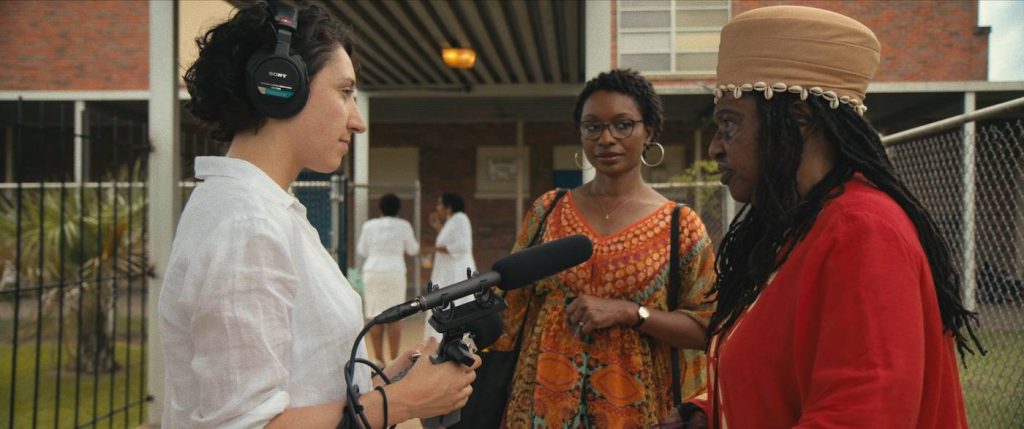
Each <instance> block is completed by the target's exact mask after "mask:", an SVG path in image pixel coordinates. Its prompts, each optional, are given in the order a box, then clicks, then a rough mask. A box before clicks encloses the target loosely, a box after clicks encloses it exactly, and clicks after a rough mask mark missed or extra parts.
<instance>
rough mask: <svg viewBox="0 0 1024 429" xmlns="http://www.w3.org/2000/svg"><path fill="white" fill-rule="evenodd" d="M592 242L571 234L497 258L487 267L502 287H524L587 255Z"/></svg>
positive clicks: (586, 258) (581, 260)
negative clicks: (499, 278)
mask: <svg viewBox="0 0 1024 429" xmlns="http://www.w3.org/2000/svg"><path fill="white" fill-rule="evenodd" d="M593 253H594V246H593V244H591V243H590V239H588V238H587V237H584V236H582V235H571V236H568V237H565V238H560V239H558V240H553V241H549V242H547V243H544V244H541V245H538V246H533V247H531V248H529V249H526V250H523V251H521V252H518V253H513V254H511V255H508V256H506V257H504V258H501V259H499V260H498V261H497V262H495V263H494V266H493V267H491V269H492V270H494V271H497V272H498V274H500V275H501V283H500V284H499V285H498V287H500V288H501V289H503V290H512V289H518V288H521V287H524V286H526V285H528V284H530V283H533V282H535V281H537V280H541V279H544V278H547V277H550V276H553V275H555V274H557V273H559V272H560V271H564V270H567V269H569V268H572V267H575V266H577V265H579V264H582V263H583V262H586V261H587V260H588V259H590V256H591V255H593Z"/></svg>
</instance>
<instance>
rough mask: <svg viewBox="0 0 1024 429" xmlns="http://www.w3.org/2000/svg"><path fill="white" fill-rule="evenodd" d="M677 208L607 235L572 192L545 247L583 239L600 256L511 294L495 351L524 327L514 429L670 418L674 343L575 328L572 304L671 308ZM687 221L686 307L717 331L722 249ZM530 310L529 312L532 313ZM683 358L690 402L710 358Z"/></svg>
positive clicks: (534, 220)
mask: <svg viewBox="0 0 1024 429" xmlns="http://www.w3.org/2000/svg"><path fill="white" fill-rule="evenodd" d="M554 196H555V191H551V192H548V193H546V194H544V195H543V196H541V197H540V198H539V199H537V201H536V202H534V204H533V206H532V208H531V209H530V211H529V212H528V213H527V214H526V219H524V222H523V223H524V227H523V228H522V230H521V233H520V235H519V237H518V239H517V240H516V245H515V247H514V248H513V252H516V251H519V250H522V249H523V248H524V247H525V246H526V245H527V244H528V242H529V240H530V239H531V238H532V237H533V234H534V233H535V232H536V231H537V229H538V228H539V227H540V224H539V223H540V218H541V217H542V216H543V214H544V212H545V210H546V208H547V207H548V206H550V205H551V202H552V200H553V199H554ZM673 208H674V203H672V202H666V203H665V204H664V205H662V206H661V207H659V208H658V209H657V210H655V211H654V212H652V213H651V214H649V215H648V216H646V217H645V218H643V219H641V220H639V221H637V222H635V223H634V224H633V225H631V226H629V227H627V228H625V229H623V230H621V231H619V232H616V233H614V234H611V235H608V236H601V235H599V234H598V233H596V232H595V231H594V230H593V228H591V227H590V225H588V224H587V222H586V221H585V220H584V219H583V217H582V216H581V215H580V212H579V210H578V209H577V207H576V205H575V202H574V201H573V198H572V193H571V192H570V193H568V194H567V195H565V197H564V198H562V199H561V200H559V201H558V202H557V205H556V206H555V207H554V208H553V209H552V211H551V213H550V215H549V216H548V219H547V222H546V223H547V225H546V226H545V227H544V230H543V235H542V239H541V240H538V242H544V241H550V240H554V239H558V238H562V237H566V236H569V235H574V234H582V235H585V236H587V237H588V238H589V239H590V240H591V241H592V242H593V244H594V255H593V257H592V258H591V259H590V260H588V261H587V262H584V263H583V264H581V265H579V266H576V267H574V268H572V269H569V270H567V271H563V272H562V273H559V274H558V275H555V276H553V277H550V278H548V279H545V280H542V281H540V282H537V283H536V284H534V285H532V286H530V287H527V288H523V289H519V290H514V291H509V292H507V293H506V295H505V298H506V299H507V300H508V304H509V308H508V309H506V310H505V313H504V316H505V332H504V333H503V335H502V337H501V338H500V339H499V340H498V341H497V342H496V343H495V344H494V345H493V349H495V350H511V349H512V348H513V347H514V346H515V342H516V338H517V335H518V331H519V327H520V326H524V332H523V335H524V336H523V340H522V346H521V347H522V348H521V352H520V354H519V361H518V362H517V364H516V369H515V375H514V376H513V379H512V386H511V392H510V395H509V403H508V405H507V410H506V417H505V425H506V426H507V427H510V428H527V427H544V428H576V427H599V428H647V427H650V426H652V425H655V424H658V423H661V422H663V421H664V420H665V419H666V418H667V417H668V416H669V415H670V413H671V412H672V410H673V404H672V392H671V386H672V382H671V364H670V362H669V359H670V358H671V354H670V347H669V346H668V345H666V344H663V343H661V342H659V341H657V340H655V339H654V338H652V337H650V336H647V335H644V334H642V333H640V331H638V330H635V329H632V328H630V327H614V328H608V329H602V330H599V331H596V332H593V333H591V334H590V335H584V334H583V333H581V332H578V331H577V328H576V326H570V325H569V323H568V320H567V316H566V313H565V308H566V306H567V304H568V303H569V302H570V301H571V300H572V298H573V297H576V296H578V295H583V294H586V295H592V296H598V297H604V298H616V299H624V300H629V301H633V302H637V303H642V304H643V305H645V306H647V307H648V308H650V309H652V310H666V309H667V300H666V296H667V289H668V274H669V271H668V268H669V267H668V266H669V247H670V240H669V235H670V229H669V228H670V225H669V224H670V222H671V220H672V209H673ZM679 221H680V228H679V239H680V241H679V244H680V246H679V252H680V258H679V261H680V266H679V269H680V270H681V271H680V279H681V280H682V281H681V287H680V290H679V299H678V302H679V307H678V309H677V310H676V311H677V312H680V313H684V314H687V315H689V316H690V317H692V318H694V319H695V320H697V321H699V322H700V323H702V324H704V325H707V320H708V318H709V317H710V316H711V313H712V312H714V304H712V303H708V302H707V298H705V296H704V294H705V293H706V292H707V291H708V289H709V288H710V287H711V286H712V284H713V283H714V280H715V271H714V251H713V249H712V246H711V242H710V239H709V238H708V236H707V232H706V231H705V228H704V224H703V223H702V222H701V221H700V218H699V217H698V216H697V214H696V213H695V212H693V210H690V208H688V207H684V208H683V209H682V210H681V212H680V217H679ZM533 297H536V298H535V299H531V298H533ZM527 306H529V311H524V310H527ZM523 317H526V318H527V319H526V323H525V325H523V324H522V323H523ZM679 361H680V362H679V368H680V373H681V374H682V383H681V385H682V391H683V399H684V400H686V399H688V398H689V397H692V396H694V395H697V394H699V393H702V392H703V391H704V390H705V377H704V371H705V361H704V353H702V352H701V351H697V350H680V353H679Z"/></svg>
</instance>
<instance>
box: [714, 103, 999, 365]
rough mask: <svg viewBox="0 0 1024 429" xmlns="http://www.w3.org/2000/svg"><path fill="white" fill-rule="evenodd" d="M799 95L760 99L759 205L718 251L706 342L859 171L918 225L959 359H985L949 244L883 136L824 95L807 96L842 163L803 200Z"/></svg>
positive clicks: (739, 220)
mask: <svg viewBox="0 0 1024 429" xmlns="http://www.w3.org/2000/svg"><path fill="white" fill-rule="evenodd" d="M797 97H798V95H795V94H786V93H782V94H780V93H776V95H775V97H774V98H773V99H771V100H765V99H764V98H763V97H756V100H757V112H758V115H759V118H760V120H761V129H760V130H759V134H758V156H759V157H760V165H761V171H762V172H761V180H760V183H758V185H757V187H756V188H755V189H754V196H753V198H752V199H751V200H752V201H757V205H754V204H747V205H745V206H744V207H743V208H742V209H741V210H740V213H738V214H737V215H736V217H735V218H734V219H733V221H732V224H731V225H729V231H728V232H727V233H726V234H725V237H723V238H722V243H721V245H720V246H719V248H718V254H717V258H716V259H717V260H716V267H715V268H716V272H717V274H718V277H717V281H716V283H715V285H714V286H713V287H712V288H711V290H710V291H709V292H708V297H711V296H713V295H715V294H717V302H718V307H717V309H716V310H715V313H714V314H713V315H712V316H711V320H710V322H709V324H708V329H707V340H708V342H709V344H710V340H711V337H713V336H714V335H716V334H719V333H722V332H724V331H727V330H728V329H729V327H731V326H732V325H733V324H734V323H736V319H737V318H738V317H739V316H740V314H741V313H742V312H743V310H744V309H745V308H747V307H748V306H750V305H751V303H753V302H754V300H755V299H757V297H758V295H760V293H761V290H762V288H763V287H764V285H765V283H766V282H767V280H768V278H769V276H770V275H771V273H772V272H774V271H775V270H777V269H778V268H779V267H781V266H782V264H783V263H785V261H786V258H787V257H788V256H789V254H790V252H791V251H792V250H793V248H794V247H795V246H787V245H786V243H796V242H799V241H800V240H801V239H803V238H804V237H805V236H806V234H807V233H808V232H809V231H810V230H811V227H812V226H813V225H814V222H815V220H816V219H817V217H818V214H819V213H820V212H821V210H822V208H823V207H824V206H825V204H826V202H828V201H829V200H830V199H832V198H835V197H837V196H838V195H840V194H842V193H843V192H844V190H845V188H844V184H845V183H846V182H847V181H848V180H850V179H851V178H852V177H853V176H854V174H855V173H860V174H863V175H864V177H865V178H867V179H868V180H869V181H871V183H872V184H873V185H875V187H877V188H878V189H879V190H881V191H882V192H885V193H886V194H888V195H889V196H890V197H891V198H892V199H893V200H894V201H896V203H897V204H899V206H900V207H901V208H902V209H903V211H904V212H906V214H907V216H908V217H909V218H910V220H911V222H913V224H914V228H915V229H916V230H917V236H918V239H919V240H920V243H921V247H922V248H923V249H924V253H925V256H926V257H927V258H928V264H929V266H930V267H931V273H932V279H933V281H934V283H935V293H936V295H937V297H938V302H939V313H940V314H941V316H942V325H943V327H944V328H945V330H946V332H949V333H951V334H952V335H953V337H954V338H955V339H956V345H957V349H958V350H959V352H960V355H961V357H962V356H963V354H964V353H965V352H971V353H973V351H974V348H977V350H979V351H980V352H981V353H982V354H984V353H985V349H984V348H983V347H982V345H981V342H980V341H978V338H977V336H976V335H975V332H974V328H975V326H976V324H977V315H976V314H975V313H973V312H971V311H969V310H967V309H966V308H965V307H964V305H963V302H962V299H961V296H962V294H961V289H960V283H961V279H960V275H959V271H958V270H957V267H956V260H955V258H954V257H953V255H952V254H951V253H950V250H949V246H948V243H947V242H946V240H945V239H944V238H943V236H942V234H941V233H940V232H939V228H938V226H937V225H936V223H935V220H934V219H933V218H932V216H931V215H930V214H929V213H928V210H927V209H926V208H925V207H924V205H923V204H921V202H920V201H919V200H918V199H917V198H916V197H914V195H913V193H911V191H910V189H909V188H907V186H906V184H904V183H903V181H902V180H901V179H900V177H899V175H898V174H897V172H896V170H895V168H894V167H893V165H892V162H891V161H890V160H889V158H888V156H887V155H886V153H885V148H884V147H883V146H882V142H881V140H880V138H879V136H878V132H877V131H875V129H874V128H872V127H871V125H870V124H869V123H868V122H867V121H865V120H864V118H862V117H861V116H860V115H858V114H857V113H856V112H854V111H853V109H852V108H851V107H850V106H848V105H842V106H840V107H839V108H838V109H832V108H830V107H829V106H828V105H827V102H825V101H823V100H822V99H821V98H820V97H810V98H808V99H807V101H806V103H807V104H808V106H809V107H810V109H811V112H812V114H813V115H814V116H815V118H816V120H818V121H821V124H822V125H823V126H824V129H825V132H826V138H827V140H828V143H829V144H831V145H832V146H833V147H834V148H835V150H836V154H837V156H838V158H837V160H836V165H835V167H834V168H833V169H832V171H830V172H828V173H827V174H826V175H825V177H824V178H823V179H822V180H821V182H819V183H818V184H817V185H815V186H814V187H812V188H811V189H810V191H809V192H808V193H807V195H806V197H804V198H801V197H800V194H799V192H798V191H797V185H796V172H797V169H798V167H799V165H800V160H801V156H802V155H803V150H804V139H803V136H802V135H801V134H800V128H799V125H798V123H797V120H796V118H795V117H794V116H793V113H792V109H791V106H792V105H793V104H794V103H797V102H799V99H798V98H797ZM972 345H973V346H974V347H972Z"/></svg>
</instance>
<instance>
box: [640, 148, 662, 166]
mask: <svg viewBox="0 0 1024 429" xmlns="http://www.w3.org/2000/svg"><path fill="white" fill-rule="evenodd" d="M651 146H657V147H658V149H661V158H658V162H648V161H647V157H645V156H644V155H645V154H647V149H650V148H651ZM664 160H665V146H662V145H661V143H658V142H652V143H651V144H649V145H647V147H645V148H644V151H643V152H640V162H642V163H643V164H644V165H646V166H648V167H657V166H659V165H661V162H662V161H664Z"/></svg>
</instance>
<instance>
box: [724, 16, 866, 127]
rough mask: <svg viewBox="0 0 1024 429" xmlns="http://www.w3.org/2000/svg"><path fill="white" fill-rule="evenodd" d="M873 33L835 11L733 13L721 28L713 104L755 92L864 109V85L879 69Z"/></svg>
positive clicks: (861, 110)
mask: <svg viewBox="0 0 1024 429" xmlns="http://www.w3.org/2000/svg"><path fill="white" fill-rule="evenodd" d="M880 58H881V45H880V44H879V43H878V38H876V37H875V33H873V32H872V31H871V29H869V28H868V27H866V26H865V25H864V24H861V23H860V22H857V21H856V20H854V19H852V18H850V17H847V16H845V15H841V14H838V13H835V12H830V11H827V10H823V9H816V8H811V7H804V6H769V7H763V8H759V9H754V10H751V11H748V12H744V13H741V14H739V15H736V16H735V17H733V18H732V19H731V20H729V23H728V24H726V25H725V27H723V28H722V39H721V44H720V46H719V49H718V72H717V74H718V85H717V86H716V87H715V101H716V102H717V101H718V99H719V98H721V97H723V96H727V95H732V96H734V97H736V98H739V97H741V96H742V95H743V93H744V92H751V91H758V92H762V93H763V94H764V97H765V98H767V99H771V98H772V95H773V94H774V93H777V92H784V91H785V92H791V93H794V94H800V98H801V99H803V100H806V99H807V97H808V96H810V95H813V96H818V97H823V98H825V99H826V100H827V101H828V102H829V104H830V106H831V107H832V108H833V109H835V108H838V107H839V105H840V104H841V103H842V104H848V105H850V106H851V107H853V109H854V110H856V111H857V113H859V114H862V115H863V114H864V111H866V110H867V107H866V106H865V105H864V98H865V96H866V94H865V93H866V91H867V88H868V83H869V82H870V81H871V79H872V78H874V76H875V72H876V71H878V63H879V60H880Z"/></svg>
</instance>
